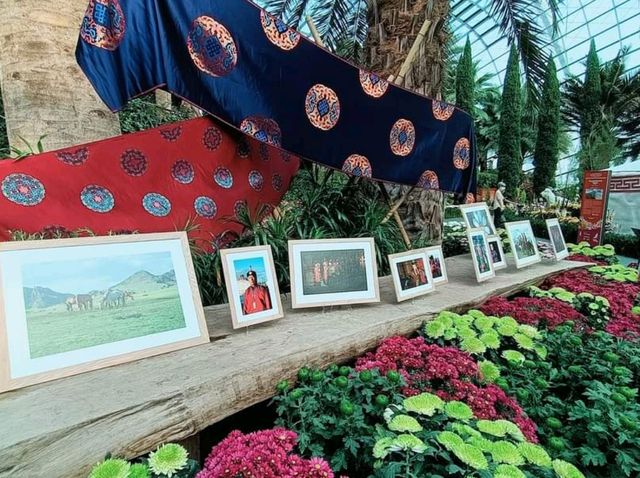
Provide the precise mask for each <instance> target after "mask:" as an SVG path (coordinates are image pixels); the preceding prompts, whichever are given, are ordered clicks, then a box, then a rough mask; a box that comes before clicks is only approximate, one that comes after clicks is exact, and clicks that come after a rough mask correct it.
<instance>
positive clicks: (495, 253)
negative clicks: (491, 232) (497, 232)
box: [487, 236, 507, 270]
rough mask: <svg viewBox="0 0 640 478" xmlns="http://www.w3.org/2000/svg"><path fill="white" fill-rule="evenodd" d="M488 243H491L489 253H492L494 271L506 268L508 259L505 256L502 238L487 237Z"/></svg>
mask: <svg viewBox="0 0 640 478" xmlns="http://www.w3.org/2000/svg"><path fill="white" fill-rule="evenodd" d="M487 242H488V243H489V252H491V261H492V262H493V268H494V270H500V269H504V268H506V267H507V258H506V257H505V255H504V249H503V247H502V239H501V238H500V236H489V237H487Z"/></svg>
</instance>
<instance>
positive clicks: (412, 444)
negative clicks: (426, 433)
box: [392, 433, 428, 453]
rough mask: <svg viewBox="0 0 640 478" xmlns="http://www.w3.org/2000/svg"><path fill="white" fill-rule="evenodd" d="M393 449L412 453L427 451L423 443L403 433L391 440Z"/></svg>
mask: <svg viewBox="0 0 640 478" xmlns="http://www.w3.org/2000/svg"><path fill="white" fill-rule="evenodd" d="M392 448H393V449H398V450H405V451H412V452H414V453H424V452H425V451H427V449H428V447H427V445H425V443H424V442H423V441H422V440H420V438H418V437H416V436H414V435H410V434H408V433H404V434H402V435H398V436H397V437H396V438H395V439H394V440H393V445H392Z"/></svg>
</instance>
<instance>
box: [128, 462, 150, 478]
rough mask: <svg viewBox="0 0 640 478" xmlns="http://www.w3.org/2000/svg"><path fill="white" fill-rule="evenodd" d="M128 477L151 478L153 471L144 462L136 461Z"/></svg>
mask: <svg viewBox="0 0 640 478" xmlns="http://www.w3.org/2000/svg"><path fill="white" fill-rule="evenodd" d="M128 478H151V471H150V470H149V467H148V466H147V465H146V464H144V463H136V464H135V465H131V469H130V470H129V476H128Z"/></svg>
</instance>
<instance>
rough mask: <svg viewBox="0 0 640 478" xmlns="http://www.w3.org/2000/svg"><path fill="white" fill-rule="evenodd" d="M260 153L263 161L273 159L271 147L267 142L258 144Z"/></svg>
mask: <svg viewBox="0 0 640 478" xmlns="http://www.w3.org/2000/svg"><path fill="white" fill-rule="evenodd" d="M258 154H259V155H260V159H261V160H263V161H269V160H270V159H271V157H270V156H269V147H268V146H267V145H266V143H260V145H259V146H258Z"/></svg>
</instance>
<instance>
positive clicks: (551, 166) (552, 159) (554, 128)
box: [533, 58, 560, 194]
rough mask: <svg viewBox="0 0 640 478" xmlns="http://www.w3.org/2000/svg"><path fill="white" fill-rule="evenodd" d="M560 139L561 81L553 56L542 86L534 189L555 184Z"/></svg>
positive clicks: (537, 190)
mask: <svg viewBox="0 0 640 478" xmlns="http://www.w3.org/2000/svg"><path fill="white" fill-rule="evenodd" d="M559 139H560V84H559V83H558V76H557V74H556V65H555V62H554V61H553V58H551V59H550V60H549V64H548V65H547V74H546V78H545V82H544V87H543V89H542V101H541V103H540V111H539V113H538V137H537V140H536V147H535V154H534V164H535V170H534V172H533V189H534V192H535V193H536V194H540V193H541V192H542V191H543V190H545V189H546V188H547V187H548V186H553V185H554V181H555V174H556V168H557V166H558V156H559Z"/></svg>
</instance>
